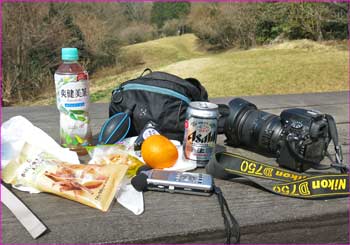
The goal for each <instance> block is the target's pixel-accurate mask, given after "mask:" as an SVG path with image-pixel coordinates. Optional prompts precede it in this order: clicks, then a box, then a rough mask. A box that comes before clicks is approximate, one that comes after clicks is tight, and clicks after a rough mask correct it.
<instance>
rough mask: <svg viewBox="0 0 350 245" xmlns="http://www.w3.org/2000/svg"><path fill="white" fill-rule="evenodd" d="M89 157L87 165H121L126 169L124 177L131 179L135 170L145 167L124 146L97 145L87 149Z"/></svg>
mask: <svg viewBox="0 0 350 245" xmlns="http://www.w3.org/2000/svg"><path fill="white" fill-rule="evenodd" d="M87 149H88V153H89V155H90V157H91V160H90V161H89V164H97V165H100V164H123V165H126V166H127V167H128V171H127V173H126V176H127V177H128V178H131V177H133V176H135V175H136V172H137V170H138V169H139V168H140V167H141V166H143V165H145V163H144V162H142V161H141V160H140V159H139V158H137V157H136V156H135V155H133V152H132V151H130V150H127V149H126V147H125V146H124V145H97V146H89V147H87Z"/></svg>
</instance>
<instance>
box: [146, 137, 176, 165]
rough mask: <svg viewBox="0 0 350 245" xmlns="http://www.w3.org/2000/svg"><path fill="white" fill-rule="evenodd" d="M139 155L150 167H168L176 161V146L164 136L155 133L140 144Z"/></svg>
mask: <svg viewBox="0 0 350 245" xmlns="http://www.w3.org/2000/svg"><path fill="white" fill-rule="evenodd" d="M141 155H142V158H143V160H144V161H145V163H146V164H147V165H148V166H150V167H151V168H158V169H162V168H169V167H171V166H173V165H174V164H175V163H176V160H177V158H178V152H177V149H176V146H175V145H174V144H173V143H172V142H171V141H170V140H169V139H168V138H167V137H165V136H163V135H159V134H155V135H152V136H150V137H148V138H147V139H146V140H145V141H144V142H143V143H142V146H141Z"/></svg>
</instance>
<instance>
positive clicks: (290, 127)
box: [276, 109, 331, 172]
mask: <svg viewBox="0 0 350 245" xmlns="http://www.w3.org/2000/svg"><path fill="white" fill-rule="evenodd" d="M280 119H281V124H282V131H281V134H280V141H279V149H278V150H277V152H276V157H277V162H278V164H279V165H280V166H282V167H285V168H288V169H291V170H295V171H298V172H303V171H306V170H307V169H309V168H311V167H316V168H317V164H319V163H320V162H321V161H322V160H323V158H324V157H325V153H326V150H327V148H328V145H329V142H330V141H331V138H330V135H329V133H328V132H329V129H328V121H327V119H326V118H325V116H324V115H323V114H321V113H319V112H316V111H313V110H305V109H289V110H284V111H282V113H281V115H280Z"/></svg>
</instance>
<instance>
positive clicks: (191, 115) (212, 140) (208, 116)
mask: <svg viewBox="0 0 350 245" xmlns="http://www.w3.org/2000/svg"><path fill="white" fill-rule="evenodd" d="M218 115H219V111H218V106H217V105H216V104H213V103H209V102H202V101H195V102H191V103H190V104H189V107H188V108H187V111H186V120H185V135H184V141H183V149H184V156H185V158H186V159H188V160H191V161H194V162H195V163H196V164H197V167H205V165H206V164H207V163H208V162H209V160H210V158H211V156H212V154H213V153H214V150H215V144H216V136H217V127H218Z"/></svg>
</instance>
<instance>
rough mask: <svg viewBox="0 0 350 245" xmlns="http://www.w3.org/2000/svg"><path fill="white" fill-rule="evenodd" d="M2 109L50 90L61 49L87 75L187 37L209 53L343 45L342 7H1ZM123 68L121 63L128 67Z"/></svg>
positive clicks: (174, 4) (333, 4) (335, 4)
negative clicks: (300, 42) (147, 46)
mask: <svg viewBox="0 0 350 245" xmlns="http://www.w3.org/2000/svg"><path fill="white" fill-rule="evenodd" d="M2 11H3V40H2V41H3V52H2V54H3V56H2V66H3V67H2V68H3V78H2V102H3V103H4V104H5V105H7V104H11V103H12V102H21V101H24V100H28V99H33V98H37V97H38V96H42V95H43V94H44V93H45V92H51V93H52V91H53V89H54V84H53V73H54V72H55V70H56V69H57V67H58V65H59V63H60V62H61V60H60V51H61V48H62V47H69V46H71V47H77V48H78V49H79V51H80V57H81V58H80V62H81V63H83V65H84V66H85V67H86V68H87V70H88V71H89V72H90V74H93V73H94V72H96V71H98V70H99V69H101V68H103V67H109V66H116V65H119V66H121V70H123V66H122V65H121V64H123V63H127V62H124V60H123V59H125V57H123V56H122V55H121V52H120V47H122V46H125V45H128V44H134V43H140V42H145V41H148V40H152V39H157V38H160V37H164V36H173V35H180V34H183V33H189V32H190V33H194V34H195V35H196V36H197V37H198V38H199V40H200V41H201V42H202V43H205V44H207V45H209V47H210V48H215V49H227V48H232V47H236V48H249V47H251V46H255V45H261V44H266V43H270V42H274V41H276V40H285V39H301V38H308V39H312V40H316V41H322V40H334V39H346V38H347V37H348V24H347V15H348V11H349V6H348V4H347V3H339V2H329V3H278V2H271V3H189V2H155V3H150V2H148V3H142V2H138V3H136V2H134V3H131V2H125V3H117V2H115V3H69V2H66V3H52V2H51V3H28V2H12V3H3V8H2ZM128 64H129V63H128Z"/></svg>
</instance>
